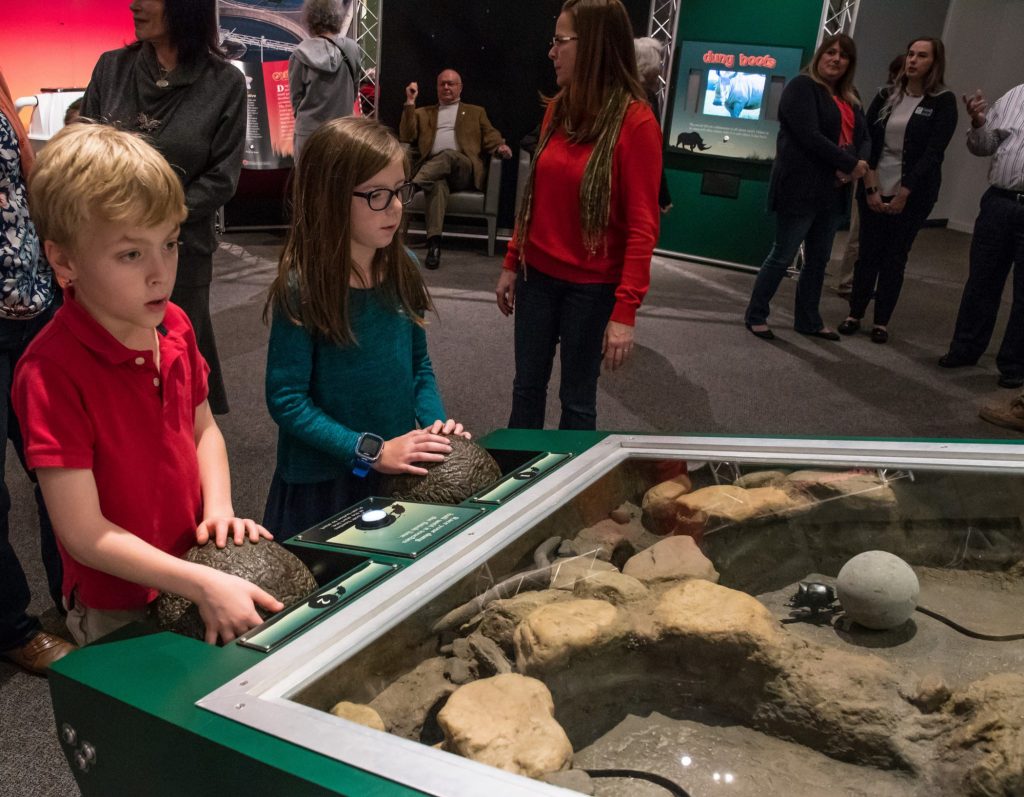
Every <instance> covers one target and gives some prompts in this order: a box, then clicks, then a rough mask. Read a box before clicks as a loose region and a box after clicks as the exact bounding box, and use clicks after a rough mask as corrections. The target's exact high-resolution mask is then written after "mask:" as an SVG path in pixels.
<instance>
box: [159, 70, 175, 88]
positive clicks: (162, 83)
mask: <svg viewBox="0 0 1024 797" xmlns="http://www.w3.org/2000/svg"><path fill="white" fill-rule="evenodd" d="M158 68H159V70H160V77H159V78H158V79H157V81H156V85H157V87H158V88H161V89H165V88H167V87H168V86H170V85H171V82H170V81H169V80H168V79H167V76H168V75H170V74H171V72H173V71H174V68H173V67H172V68H171V69H165V68H164V67H162V66H158Z"/></svg>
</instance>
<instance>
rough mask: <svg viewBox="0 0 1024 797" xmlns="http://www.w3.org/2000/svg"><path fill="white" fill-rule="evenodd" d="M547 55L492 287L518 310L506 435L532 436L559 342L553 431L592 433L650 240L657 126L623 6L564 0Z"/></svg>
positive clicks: (507, 307) (638, 291)
mask: <svg viewBox="0 0 1024 797" xmlns="http://www.w3.org/2000/svg"><path fill="white" fill-rule="evenodd" d="M548 56H549V57H550V58H551V60H552V61H553V62H554V67H555V77H556V81H557V83H558V87H559V91H558V93H557V94H556V95H555V96H554V97H553V98H552V99H551V100H550V101H549V102H548V106H547V111H546V113H545V114H544V121H543V123H542V125H541V137H540V141H539V142H538V144H537V151H536V155H535V157H534V160H533V168H532V171H531V173H530V179H529V182H528V183H527V186H526V190H525V192H524V195H523V201H522V205H521V206H520V210H519V216H518V218H517V219H516V232H515V235H514V236H513V240H512V243H511V244H510V245H509V248H508V254H507V255H506V256H505V262H504V267H503V269H502V272H501V277H500V278H499V279H498V287H497V289H496V294H497V299H498V309H499V310H501V312H502V313H503V314H504V315H506V316H508V315H512V313H513V310H515V357H516V375H515V381H514V383H513V387H512V414H511V416H510V418H509V422H508V425H509V427H510V428H514V429H540V428H542V427H543V426H544V408H545V404H546V397H547V386H548V380H549V379H550V377H551V366H552V363H553V361H554V356H555V347H556V346H557V345H558V344H559V343H560V344H561V370H562V382H561V386H560V388H559V398H560V399H561V403H562V415H561V420H560V421H559V424H558V428H559V429H595V428H596V426H597V377H598V375H599V374H600V371H601V363H602V360H603V362H604V365H605V367H606V368H608V369H611V370H614V369H616V368H618V367H619V366H620V365H622V363H623V362H624V361H625V360H626V358H627V357H628V356H629V354H630V352H631V351H632V348H633V326H634V324H635V323H636V312H637V310H638V309H639V308H640V303H641V302H642V301H643V298H644V296H645V295H646V293H647V287H648V284H649V282H650V268H651V255H652V253H653V252H654V244H655V241H656V240H657V237H658V185H659V181H660V179H661V128H660V127H659V125H658V122H657V120H656V119H655V117H654V113H653V112H652V111H651V108H650V106H649V105H648V104H647V102H646V100H645V96H646V95H645V93H644V90H643V88H642V87H641V85H640V81H639V78H638V76H637V68H636V56H635V53H634V51H633V30H632V26H631V25H630V23H629V17H628V15H627V14H626V10H625V8H624V7H623V6H622V3H621V2H620V0H567V2H566V3H565V4H564V5H563V6H562V13H561V14H560V15H559V17H558V21H557V23H556V24H555V37H554V39H552V41H551V50H550V52H549V53H548Z"/></svg>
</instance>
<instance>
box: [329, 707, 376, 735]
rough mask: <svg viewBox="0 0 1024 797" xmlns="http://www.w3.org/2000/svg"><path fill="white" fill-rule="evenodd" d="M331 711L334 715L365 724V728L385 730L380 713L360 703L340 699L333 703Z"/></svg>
mask: <svg viewBox="0 0 1024 797" xmlns="http://www.w3.org/2000/svg"><path fill="white" fill-rule="evenodd" d="M331 713H332V714H333V715H334V716H335V717H341V718H342V719H344V720H349V721H350V722H357V723H359V724H360V725H365V726H366V727H367V728H373V729H374V730H375V731H386V730H387V728H385V727H384V720H382V719H381V718H380V714H378V713H377V712H376V711H374V710H373V709H372V708H370V707H369V706H366V705H363V704H362V703H349V702H348V701H347V700H342V701H341V702H340V703H336V704H335V705H334V707H333V708H332V709H331Z"/></svg>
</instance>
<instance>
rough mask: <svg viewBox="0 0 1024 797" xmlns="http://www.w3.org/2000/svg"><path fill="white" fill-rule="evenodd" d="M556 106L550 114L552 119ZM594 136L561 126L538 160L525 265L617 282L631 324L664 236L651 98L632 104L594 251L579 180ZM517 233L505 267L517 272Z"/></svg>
mask: <svg viewBox="0 0 1024 797" xmlns="http://www.w3.org/2000/svg"><path fill="white" fill-rule="evenodd" d="M552 110H553V108H552V106H549V107H548V112H547V113H546V114H545V115H544V124H543V127H544V129H547V126H548V125H549V124H550V123H551V114H552ZM593 149H594V142H591V143H588V144H572V143H570V142H569V140H568V138H567V137H566V134H565V130H563V129H560V130H557V131H555V133H554V134H553V135H552V136H551V139H550V140H549V141H548V143H547V146H546V147H545V148H544V151H543V152H542V153H541V155H540V159H539V160H538V161H537V173H536V177H535V180H534V189H533V211H532V214H531V219H530V232H529V239H528V240H527V241H526V264H527V265H528V267H529V268H531V269H533V268H535V269H537V270H538V271H542V272H544V273H545V274H547V275H548V276H551V277H555V278H557V279H561V280H566V281H568V282H577V283H584V284H587V283H616V284H617V285H618V287H617V288H616V289H615V308H614V309H613V310H612V317H611V320H612V321H618V322H619V323H622V324H629V325H630V326H633V325H634V324H635V323H636V311H637V310H638V309H640V303H641V302H642V301H643V300H644V296H645V295H646V294H647V289H648V287H649V286H650V281H651V256H652V254H653V253H654V244H655V242H656V241H657V239H658V224H659V216H658V186H659V184H660V181H661V128H660V127H659V126H658V122H657V120H656V119H655V117H654V113H653V112H652V111H651V108H650V106H649V105H648V104H647V103H646V102H639V101H638V102H634V103H632V104H631V105H630V106H629V108H628V109H627V111H626V118H625V119H624V120H623V122H622V131H621V132H620V133H619V140H618V141H617V142H616V143H615V152H614V154H613V162H612V199H611V214H610V218H609V221H608V227H607V228H606V229H605V234H604V244H603V245H602V246H600V247H598V250H597V252H595V253H594V254H590V253H588V252H587V250H586V249H585V248H584V246H583V233H582V231H581V229H580V183H581V182H582V181H583V170H584V169H585V168H586V166H587V160H588V159H589V158H590V153H591V152H592V151H593ZM518 260H519V246H518V239H517V236H513V238H512V243H510V244H509V247H508V254H507V255H505V263H504V267H505V268H506V269H508V270H510V271H516V270H517V268H518Z"/></svg>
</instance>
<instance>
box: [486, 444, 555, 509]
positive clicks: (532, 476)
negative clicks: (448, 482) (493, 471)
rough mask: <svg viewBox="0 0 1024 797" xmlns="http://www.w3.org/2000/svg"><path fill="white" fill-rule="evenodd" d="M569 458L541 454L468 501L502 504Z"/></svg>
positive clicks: (553, 454)
mask: <svg viewBox="0 0 1024 797" xmlns="http://www.w3.org/2000/svg"><path fill="white" fill-rule="evenodd" d="M571 457H572V454H564V453H558V452H554V453H546V454H541V455H540V456H538V457H535V458H534V459H532V460H530V461H529V462H527V463H526V464H525V465H523V466H522V467H521V468H519V469H517V470H516V471H515V472H513V473H510V474H509V475H508V476H506V477H505V478H504V479H502V480H501V481H499V482H498V483H497V484H493V485H491V486H490V487H487V488H486V489H485V490H483V491H482V492H480V493H477V494H476V495H474V496H473V497H472V498H470V499H469V500H470V501H472V502H474V503H477V504H502V503H504V502H505V501H507V500H508V499H510V498H511V497H512V496H514V495H518V494H519V493H520V492H521V491H522V490H525V489H526V488H527V487H528V486H529V485H531V484H533V483H534V482H535V481H537V479H539V478H540V477H541V476H544V475H546V474H548V473H550V472H551V471H552V470H554V469H555V468H557V467H558V466H559V465H561V464H563V463H564V462H566V461H567V460H569V459H570V458H571Z"/></svg>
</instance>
